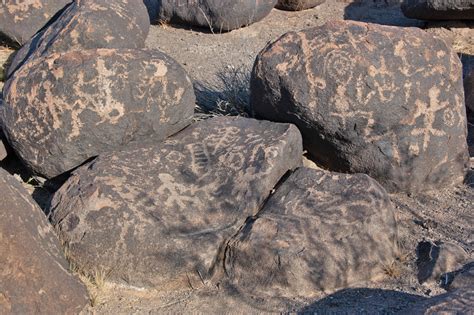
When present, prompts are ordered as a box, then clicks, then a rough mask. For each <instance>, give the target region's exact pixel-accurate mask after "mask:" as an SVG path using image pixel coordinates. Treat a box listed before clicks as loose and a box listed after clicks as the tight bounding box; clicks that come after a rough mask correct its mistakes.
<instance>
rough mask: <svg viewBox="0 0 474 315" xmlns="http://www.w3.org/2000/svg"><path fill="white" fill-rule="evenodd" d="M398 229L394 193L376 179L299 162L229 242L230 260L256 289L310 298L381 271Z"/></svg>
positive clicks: (243, 284)
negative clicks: (304, 166)
mask: <svg viewBox="0 0 474 315" xmlns="http://www.w3.org/2000/svg"><path fill="white" fill-rule="evenodd" d="M396 236H397V226H396V222H395V215H394V209H393V207H392V205H391V203H390V198H389V196H388V194H387V193H386V191H385V190H384V189H383V188H382V187H381V186H380V185H379V184H378V183H377V182H376V181H375V180H373V179H371V178H370V177H368V176H367V175H364V174H356V175H346V174H339V173H332V172H327V171H321V170H315V169H309V168H299V169H298V170H296V172H294V173H293V174H292V175H291V176H290V177H289V178H288V179H287V180H286V181H285V182H284V183H283V184H282V185H281V186H280V187H279V188H278V189H277V190H276V192H275V193H274V194H273V195H272V196H271V197H270V199H269V200H268V202H267V203H266V204H265V206H264V207H263V209H262V210H261V212H259V214H258V215H257V216H256V217H255V218H254V219H253V220H251V221H249V222H248V223H247V225H246V226H245V227H244V228H243V229H241V231H240V232H239V234H238V235H237V236H235V237H234V238H233V239H232V240H231V241H230V242H229V246H228V248H227V250H226V257H225V265H224V266H225V270H226V273H227V275H228V276H229V277H230V280H231V281H232V283H233V284H234V285H235V286H236V287H237V288H239V289H240V290H241V291H244V292H248V293H250V294H252V295H254V296H258V297H261V298H263V299H265V297H281V298H286V299H291V300H292V299H299V298H302V299H312V298H314V297H316V296H317V295H318V294H319V293H320V292H321V291H332V290H334V289H338V288H346V287H348V286H353V285H357V284H364V283H365V282H368V281H375V280H378V279H380V278H382V277H383V276H384V269H385V267H384V266H388V265H389V264H390V263H391V262H393V261H394V260H395V254H396V245H395V244H396Z"/></svg>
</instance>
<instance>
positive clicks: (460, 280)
mask: <svg viewBox="0 0 474 315" xmlns="http://www.w3.org/2000/svg"><path fill="white" fill-rule="evenodd" d="M453 276H454V279H452V282H451V283H450V284H449V286H448V289H449V290H457V289H461V288H468V287H469V286H471V285H472V284H473V283H474V262H471V263H469V264H467V265H465V266H464V267H463V268H461V269H460V270H458V271H456V272H454V275H453Z"/></svg>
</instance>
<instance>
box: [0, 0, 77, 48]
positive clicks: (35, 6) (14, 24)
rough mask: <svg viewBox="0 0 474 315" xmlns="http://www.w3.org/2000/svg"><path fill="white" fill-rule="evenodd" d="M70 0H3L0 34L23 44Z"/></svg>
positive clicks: (0, 15) (0, 11)
mask: <svg viewBox="0 0 474 315" xmlns="http://www.w3.org/2000/svg"><path fill="white" fill-rule="evenodd" d="M70 2H71V0H54V1H40V0H28V1H12V0H8V1H3V3H2V4H1V5H0V34H3V35H4V36H6V37H7V38H9V39H10V40H11V41H13V42H16V43H18V44H19V45H23V44H24V43H25V42H27V41H28V40H29V39H30V38H31V37H32V36H33V35H34V34H36V32H38V31H39V30H40V29H41V28H42V27H43V26H45V24H46V23H47V22H48V21H49V20H50V19H51V18H52V17H53V16H54V15H55V14H56V13H58V12H59V11H61V10H62V9H63V8H64V7H65V6H66V5H67V4H68V3H70Z"/></svg>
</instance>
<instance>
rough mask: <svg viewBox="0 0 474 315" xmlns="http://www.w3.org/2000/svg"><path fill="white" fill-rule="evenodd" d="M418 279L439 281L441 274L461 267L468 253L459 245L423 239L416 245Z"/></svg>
mask: <svg viewBox="0 0 474 315" xmlns="http://www.w3.org/2000/svg"><path fill="white" fill-rule="evenodd" d="M417 256H418V259H417V262H416V263H417V267H418V281H419V282H420V283H423V282H427V281H434V282H439V281H440V278H441V276H442V275H443V274H445V273H447V272H452V271H455V270H457V269H459V268H461V267H462V266H463V265H464V264H465V263H466V261H467V260H468V259H469V255H468V254H467V253H466V251H465V250H464V249H463V248H462V247H461V246H459V245H456V244H453V243H443V242H434V243H433V242H429V241H423V242H420V243H419V244H418V247H417Z"/></svg>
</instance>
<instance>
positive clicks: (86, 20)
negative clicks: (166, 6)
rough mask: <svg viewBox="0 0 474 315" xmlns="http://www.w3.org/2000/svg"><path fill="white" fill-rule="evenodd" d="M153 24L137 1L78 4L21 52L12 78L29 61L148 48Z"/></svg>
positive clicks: (100, 0)
mask: <svg viewBox="0 0 474 315" xmlns="http://www.w3.org/2000/svg"><path fill="white" fill-rule="evenodd" d="M149 27H150V21H149V18H148V14H147V10H146V7H145V5H144V4H143V3H142V2H141V1H137V0H114V1H110V0H76V1H74V2H73V3H72V4H71V5H70V6H69V7H68V8H67V9H66V10H64V12H63V13H62V14H61V15H60V17H58V19H56V20H55V21H54V22H53V23H52V24H51V25H49V26H48V27H47V28H45V29H44V30H42V31H41V32H39V33H38V34H37V35H36V36H34V37H33V38H32V39H31V40H29V41H28V42H27V43H25V45H24V46H23V47H22V48H21V49H20V50H19V51H18V52H17V54H16V55H15V57H14V58H13V60H12V63H11V65H10V67H9V69H8V73H7V75H8V77H10V76H11V75H12V73H13V72H14V71H16V70H17V69H18V68H19V67H20V66H21V65H22V64H24V63H25V62H26V61H27V60H30V59H36V58H39V57H44V56H46V55H48V54H52V53H61V52H66V51H70V50H86V49H95V48H144V47H145V39H146V37H147V35H148V31H149Z"/></svg>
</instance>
